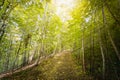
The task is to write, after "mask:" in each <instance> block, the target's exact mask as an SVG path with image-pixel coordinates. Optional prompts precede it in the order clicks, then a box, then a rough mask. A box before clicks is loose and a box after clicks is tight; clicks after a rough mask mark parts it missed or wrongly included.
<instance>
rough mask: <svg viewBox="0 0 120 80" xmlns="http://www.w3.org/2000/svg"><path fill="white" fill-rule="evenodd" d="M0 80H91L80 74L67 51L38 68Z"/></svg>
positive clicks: (79, 68) (78, 68)
mask: <svg viewBox="0 0 120 80" xmlns="http://www.w3.org/2000/svg"><path fill="white" fill-rule="evenodd" d="M2 80H91V79H90V78H89V77H87V76H85V75H83V74H82V69H81V67H80V66H78V65H77V64H76V62H75V60H74V59H73V57H72V54H71V53H70V52H68V51H65V52H62V53H59V54H56V55H55V56H54V57H51V58H49V59H47V60H45V61H43V62H42V63H41V64H39V65H38V66H35V67H33V68H30V69H27V70H25V71H21V72H18V73H15V74H13V75H11V76H8V77H5V78H3V79H2Z"/></svg>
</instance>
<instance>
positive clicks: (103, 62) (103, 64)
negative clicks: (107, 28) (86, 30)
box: [99, 29, 105, 80]
mask: <svg viewBox="0 0 120 80" xmlns="http://www.w3.org/2000/svg"><path fill="white" fill-rule="evenodd" d="M99 44H100V50H101V55H102V74H103V80H104V79H105V55H104V52H103V47H102V46H103V44H102V40H101V30H100V29H99Z"/></svg>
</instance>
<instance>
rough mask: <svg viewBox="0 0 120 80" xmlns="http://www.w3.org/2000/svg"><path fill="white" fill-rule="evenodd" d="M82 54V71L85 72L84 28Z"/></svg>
mask: <svg viewBox="0 0 120 80" xmlns="http://www.w3.org/2000/svg"><path fill="white" fill-rule="evenodd" d="M82 55H83V60H82V61H83V62H82V63H83V73H85V51H84V30H83V35H82Z"/></svg>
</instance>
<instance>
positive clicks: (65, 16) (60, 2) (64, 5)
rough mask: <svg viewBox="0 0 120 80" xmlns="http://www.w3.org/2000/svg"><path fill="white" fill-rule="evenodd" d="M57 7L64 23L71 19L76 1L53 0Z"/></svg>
mask: <svg viewBox="0 0 120 80" xmlns="http://www.w3.org/2000/svg"><path fill="white" fill-rule="evenodd" d="M53 4H54V5H55V7H56V14H57V15H58V16H59V17H60V18H61V20H62V21H66V20H69V19H71V16H70V11H71V10H72V9H73V8H74V5H75V0H53Z"/></svg>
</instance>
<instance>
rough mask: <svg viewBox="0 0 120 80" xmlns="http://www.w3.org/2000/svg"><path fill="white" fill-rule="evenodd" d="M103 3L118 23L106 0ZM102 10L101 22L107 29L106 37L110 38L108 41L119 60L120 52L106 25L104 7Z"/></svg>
mask: <svg viewBox="0 0 120 80" xmlns="http://www.w3.org/2000/svg"><path fill="white" fill-rule="evenodd" d="M105 4H106V6H107V8H108V10H109V12H110V13H111V15H112V16H113V18H114V19H115V21H116V22H117V23H118V24H119V25H120V23H119V21H118V19H117V18H116V17H115V16H114V14H113V13H112V11H111V10H110V7H109V5H108V4H107V3H106V1H105ZM103 6H104V5H103ZM102 12H103V19H104V20H103V22H104V25H105V28H106V29H107V34H108V37H109V39H110V42H111V44H112V46H113V48H114V51H115V53H116V55H117V57H118V59H119V61H120V53H119V51H118V49H117V47H116V45H115V43H114V41H113V39H112V36H111V34H110V31H109V29H108V26H107V22H106V16H105V13H104V8H103V10H102Z"/></svg>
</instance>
